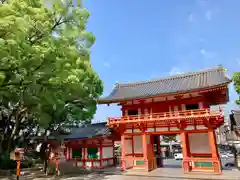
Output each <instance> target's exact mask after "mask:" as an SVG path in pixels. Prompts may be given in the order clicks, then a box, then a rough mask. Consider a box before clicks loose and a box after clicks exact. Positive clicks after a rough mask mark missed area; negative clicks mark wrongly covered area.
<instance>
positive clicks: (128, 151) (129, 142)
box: [125, 139, 132, 154]
mask: <svg viewBox="0 0 240 180" xmlns="http://www.w3.org/2000/svg"><path fill="white" fill-rule="evenodd" d="M125 144H126V154H132V140H131V139H125Z"/></svg>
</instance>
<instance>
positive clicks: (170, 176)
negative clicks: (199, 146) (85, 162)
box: [0, 159, 240, 180]
mask: <svg viewBox="0 0 240 180" xmlns="http://www.w3.org/2000/svg"><path fill="white" fill-rule="evenodd" d="M222 162H223V164H224V163H226V162H231V159H228V160H226V159H225V160H223V161H222ZM164 164H165V167H164V168H159V169H156V170H154V171H152V172H145V171H143V170H137V169H134V170H129V171H127V172H125V173H122V172H121V171H120V169H119V168H115V167H114V168H108V169H104V170H98V171H95V172H91V173H82V174H79V173H78V174H76V173H70V174H66V175H63V176H62V177H61V178H59V177H46V176H44V175H43V176H42V177H38V178H36V175H34V174H33V175H31V176H29V177H26V176H22V177H20V180H54V179H56V180H57V179H58V180H210V179H219V180H220V179H221V180H240V172H238V171H235V170H224V171H223V175H201V174H184V173H183V171H182V169H181V161H176V160H173V159H172V160H165V161H164ZM63 169H65V170H66V167H63ZM73 169H74V168H71V170H73ZM0 179H1V180H9V179H10V180H13V178H0Z"/></svg>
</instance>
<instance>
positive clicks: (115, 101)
mask: <svg viewBox="0 0 240 180" xmlns="http://www.w3.org/2000/svg"><path fill="white" fill-rule="evenodd" d="M231 82H232V80H231V79H229V81H227V82H225V83H222V84H218V85H215V86H210V87H205V88H201V89H208V88H209V89H211V88H216V87H218V86H224V85H228V84H230V83H231ZM201 89H191V90H187V91H180V92H169V93H165V94H157V95H152V96H144V97H135V98H126V99H111V100H108V99H100V100H98V101H97V103H98V104H115V103H120V102H121V101H130V100H136V99H144V98H151V97H156V96H167V95H174V94H179V93H188V92H191V91H198V90H199V91H200V90H201Z"/></svg>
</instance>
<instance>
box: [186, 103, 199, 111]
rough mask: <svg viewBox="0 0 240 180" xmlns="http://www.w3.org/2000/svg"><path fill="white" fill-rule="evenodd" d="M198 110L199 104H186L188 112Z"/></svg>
mask: <svg viewBox="0 0 240 180" xmlns="http://www.w3.org/2000/svg"><path fill="white" fill-rule="evenodd" d="M193 109H198V104H186V110H193Z"/></svg>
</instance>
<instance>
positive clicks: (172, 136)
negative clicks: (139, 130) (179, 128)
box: [162, 134, 176, 142]
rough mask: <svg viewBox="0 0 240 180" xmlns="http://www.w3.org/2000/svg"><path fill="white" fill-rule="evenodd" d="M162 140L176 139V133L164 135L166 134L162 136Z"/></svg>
mask: <svg viewBox="0 0 240 180" xmlns="http://www.w3.org/2000/svg"><path fill="white" fill-rule="evenodd" d="M162 137H163V140H164V141H165V142H170V141H175V140H176V134H173V135H166V136H162Z"/></svg>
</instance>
